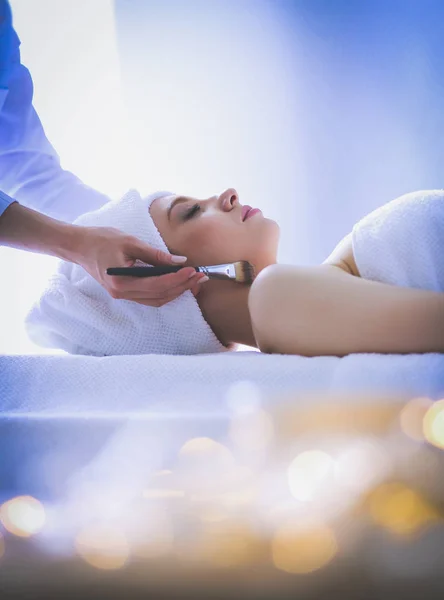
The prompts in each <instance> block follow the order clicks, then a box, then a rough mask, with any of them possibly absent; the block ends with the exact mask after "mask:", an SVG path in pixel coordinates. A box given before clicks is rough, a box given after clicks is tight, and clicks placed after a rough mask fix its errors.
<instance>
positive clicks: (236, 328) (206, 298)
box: [196, 269, 262, 348]
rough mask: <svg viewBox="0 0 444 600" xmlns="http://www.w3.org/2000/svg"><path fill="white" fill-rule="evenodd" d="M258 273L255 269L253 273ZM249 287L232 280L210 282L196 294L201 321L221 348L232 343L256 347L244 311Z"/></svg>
mask: <svg viewBox="0 0 444 600" xmlns="http://www.w3.org/2000/svg"><path fill="white" fill-rule="evenodd" d="M260 270H262V269H256V273H257V274H259V271H260ZM250 287H251V286H250V285H247V284H241V283H237V282H236V281H220V280H216V279H213V280H212V279H210V281H208V282H207V283H204V284H203V286H202V289H201V290H200V292H199V294H198V295H197V298H196V299H197V302H198V304H199V307H200V309H201V311H202V314H203V316H204V319H205V320H206V322H207V323H208V325H209V326H210V327H211V329H212V330H213V332H214V334H215V335H216V337H217V338H218V340H219V341H220V342H221V343H222V344H224V345H225V346H228V344H230V343H235V344H243V345H245V346H253V347H254V348H257V343H256V340H255V338H254V335H253V328H252V325H251V318H250V311H249V310H248V294H249V292H250Z"/></svg>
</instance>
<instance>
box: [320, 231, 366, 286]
mask: <svg viewBox="0 0 444 600" xmlns="http://www.w3.org/2000/svg"><path fill="white" fill-rule="evenodd" d="M322 264H323V265H333V266H335V267H339V268H340V269H342V270H343V271H345V272H346V273H350V275H354V276H355V277H360V273H359V270H358V267H357V265H356V261H355V257H354V254H353V244H352V234H351V233H349V234H348V235H346V236H345V237H344V238H342V240H341V241H340V242H339V244H338V245H337V246H336V248H335V249H334V250H333V252H332V253H331V254H330V256H328V258H326V259H325V260H324V262H323V263H322Z"/></svg>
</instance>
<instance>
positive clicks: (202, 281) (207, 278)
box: [197, 275, 210, 284]
mask: <svg viewBox="0 0 444 600" xmlns="http://www.w3.org/2000/svg"><path fill="white" fill-rule="evenodd" d="M209 279H210V278H209V277H207V275H205V277H201V279H199V281H198V282H197V283H198V284H199V283H205V282H206V281H208V280H209Z"/></svg>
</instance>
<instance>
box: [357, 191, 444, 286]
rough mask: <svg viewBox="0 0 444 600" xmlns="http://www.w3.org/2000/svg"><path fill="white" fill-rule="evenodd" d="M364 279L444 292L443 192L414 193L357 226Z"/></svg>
mask: <svg viewBox="0 0 444 600" xmlns="http://www.w3.org/2000/svg"><path fill="white" fill-rule="evenodd" d="M352 244H353V253H354V258H355V262H356V265H357V267H358V270H359V273H360V275H361V277H364V278H366V279H373V280H375V281H380V282H382V283H389V284H393V285H398V286H402V287H411V288H420V289H425V290H431V291H436V292H442V291H444V190H423V191H419V192H411V193H409V194H405V195H403V196H400V197H399V198H396V199H395V200H392V201H391V202H388V203H387V204H385V205H384V206H381V207H380V208H378V209H376V210H374V211H373V212H371V213H370V214H369V215H367V216H366V217H364V218H363V219H362V220H361V221H359V222H358V223H357V224H356V225H355V226H354V227H353V231H352Z"/></svg>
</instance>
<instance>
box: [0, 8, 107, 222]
mask: <svg viewBox="0 0 444 600" xmlns="http://www.w3.org/2000/svg"><path fill="white" fill-rule="evenodd" d="M19 47H20V40H19V38H18V36H17V34H16V32H15V31H14V29H13V26H12V17H11V9H10V6H9V2H7V0H0V189H1V190H3V191H4V192H5V193H6V194H9V195H10V196H12V197H13V198H14V199H15V200H17V201H18V202H20V203H22V204H24V205H26V206H29V207H30V208H33V209H35V210H38V211H39V212H42V213H45V214H47V215H50V216H51V217H54V218H56V219H61V220H63V221H68V222H70V221H73V220H74V219H76V218H77V217H78V216H80V215H81V214H83V213H85V212H88V211H90V210H95V209H96V208H99V207H100V206H102V205H103V204H104V203H105V202H107V201H108V200H109V198H108V197H107V196H105V195H104V194H101V193H100V192H98V191H96V190H94V189H92V188H90V187H88V186H86V185H85V184H83V183H82V182H81V181H80V179H79V178H78V177H76V176H75V175H73V174H72V173H70V172H69V171H66V170H64V169H62V167H61V165H60V160H59V157H58V155H57V153H56V151H55V150H54V148H53V146H52V145H51V143H50V142H49V140H48V139H47V138H46V135H45V132H44V130H43V127H42V124H41V122H40V119H39V117H38V115H37V113H36V111H35V110H34V107H33V105H32V98H33V91H34V90H33V83H32V79H31V75H30V73H29V71H28V69H27V68H26V67H25V66H24V65H22V64H21V63H20V49H19ZM0 202H1V203H0V210H1V206H2V205H3V201H0ZM5 208H6V207H5Z"/></svg>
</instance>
